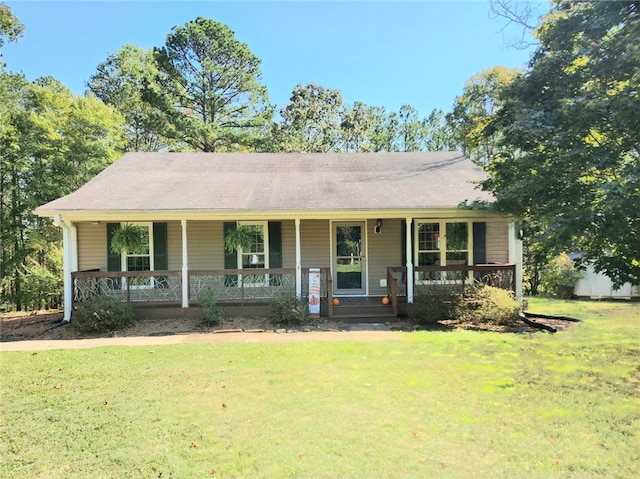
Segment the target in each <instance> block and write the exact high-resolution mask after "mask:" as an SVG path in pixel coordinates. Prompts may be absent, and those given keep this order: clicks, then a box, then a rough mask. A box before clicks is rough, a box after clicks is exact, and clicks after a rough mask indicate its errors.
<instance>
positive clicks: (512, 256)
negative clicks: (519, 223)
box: [509, 220, 522, 301]
mask: <svg viewBox="0 0 640 479" xmlns="http://www.w3.org/2000/svg"><path fill="white" fill-rule="evenodd" d="M509 263H511V264H515V265H516V278H515V280H516V291H515V292H516V299H517V300H518V301H522V240H521V239H520V238H519V234H518V231H516V222H515V220H512V221H511V222H510V223H509Z"/></svg>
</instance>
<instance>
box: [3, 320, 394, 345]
mask: <svg viewBox="0 0 640 479" xmlns="http://www.w3.org/2000/svg"><path fill="white" fill-rule="evenodd" d="M351 326H356V325H354V324H352V325H351ZM368 326H371V325H370V324H369V325H368ZM349 329H350V330H348V331H312V332H308V333H302V332H292V333H275V332H264V333H247V332H241V333H204V334H174V335H170V336H128V337H121V338H92V339H62V340H35V341H14V342H2V343H0V352H4V351H45V350H49V349H88V348H99V347H104V346H164V345H170V344H207V343H220V344H222V343H262V344H268V343H273V344H275V343H302V342H308V341H390V340H397V339H398V338H399V337H398V335H397V334H396V333H395V332H393V331H390V330H389V329H388V328H378V327H377V328H370V327H369V328H366V327H364V326H363V327H362V328H358V327H351V328H349Z"/></svg>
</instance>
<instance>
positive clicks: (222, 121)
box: [146, 17, 273, 152]
mask: <svg viewBox="0 0 640 479" xmlns="http://www.w3.org/2000/svg"><path fill="white" fill-rule="evenodd" d="M155 57H156V61H157V65H158V71H159V74H158V76H157V81H156V82H154V84H153V85H149V87H150V88H149V89H148V91H147V96H146V98H147V99H148V100H149V101H151V102H153V104H154V105H155V106H157V107H158V108H159V109H160V110H161V111H162V112H163V113H164V114H165V116H166V121H167V123H168V125H169V128H167V130H166V131H167V134H168V135H169V136H171V137H173V138H174V139H176V140H179V141H182V142H184V143H186V144H187V145H189V146H190V147H191V148H193V149H194V150H198V151H208V152H214V151H239V150H246V149H249V150H251V149H255V148H256V147H257V145H259V144H260V142H261V141H262V139H263V134H264V128H266V127H267V126H268V125H269V124H270V121H271V118H272V115H273V109H272V107H271V105H270V104H269V102H268V95H267V89H266V87H265V86H263V85H262V84H261V83H260V80H261V78H262V74H261V71H260V59H258V57H256V56H255V55H254V54H253V53H252V52H251V51H250V50H249V47H248V46H247V44H245V43H241V42H240V41H238V40H237V39H236V38H235V35H234V33H233V31H231V29H230V28H229V27H227V26H226V25H223V24H221V23H219V22H216V21H215V20H211V19H207V18H202V17H198V18H196V19H195V20H193V21H190V22H187V24H186V25H184V26H176V27H174V28H173V30H172V33H170V34H169V35H168V36H167V40H166V43H165V46H164V47H163V48H160V49H156V50H155Z"/></svg>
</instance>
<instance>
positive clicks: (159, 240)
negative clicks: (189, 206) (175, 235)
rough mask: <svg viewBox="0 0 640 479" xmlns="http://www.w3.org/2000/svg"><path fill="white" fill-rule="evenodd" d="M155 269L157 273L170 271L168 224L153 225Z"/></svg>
mask: <svg viewBox="0 0 640 479" xmlns="http://www.w3.org/2000/svg"><path fill="white" fill-rule="evenodd" d="M153 269H154V270H156V271H166V270H168V269H169V252H168V245H167V223H153Z"/></svg>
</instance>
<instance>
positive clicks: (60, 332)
mask: <svg viewBox="0 0 640 479" xmlns="http://www.w3.org/2000/svg"><path fill="white" fill-rule="evenodd" d="M62 317H63V315H62V313H51V312H36V313H32V314H28V315H25V314H21V315H9V314H4V315H2V316H0V342H7V341H28V340H48V339H49V340H54V339H55V340H60V339H62V340H65V339H90V338H101V337H128V336H168V335H174V334H192V333H211V332H216V331H217V332H223V331H229V330H231V331H238V332H239V331H256V332H257V331H274V330H275V329H277V327H275V326H274V325H272V324H271V322H270V321H269V319H268V318H266V317H233V318H226V319H225V320H224V321H223V322H222V323H221V324H220V325H219V326H215V327H207V326H204V325H202V323H201V321H200V319H199V318H179V319H176V318H167V319H142V320H138V321H136V322H135V323H134V325H133V326H131V327H130V328H127V329H124V330H119V331H113V332H111V333H107V334H83V333H79V332H77V331H76V330H75V329H74V328H73V326H72V325H71V324H68V323H67V324H63V325H61V321H62ZM535 320H536V321H537V322H540V323H542V324H546V325H549V326H552V327H554V328H555V329H557V330H558V331H561V330H563V329H566V328H568V327H571V326H574V325H575V324H576V323H575V322H571V321H564V320H557V319H547V318H535ZM389 327H390V329H391V330H392V331H415V330H424V329H432V330H454V329H459V328H461V326H459V325H458V324H456V322H455V321H440V322H439V323H437V324H435V325H433V327H431V328H424V327H420V326H418V325H416V324H414V323H413V322H412V321H409V320H399V321H394V322H392V323H389ZM463 328H464V329H473V330H479V331H495V332H511V333H513V332H515V333H527V332H529V333H533V332H539V331H540V329H538V328H535V327H532V326H529V325H527V324H524V323H522V324H519V325H517V326H515V327H508V328H507V327H497V326H495V325H490V324H483V325H474V326H470V325H468V326H463ZM293 329H294V330H297V331H305V330H306V331H340V330H343V329H344V327H343V326H342V325H341V323H340V322H337V321H330V320H328V319H319V320H312V321H311V322H309V324H307V325H305V326H301V327H298V328H293Z"/></svg>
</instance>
